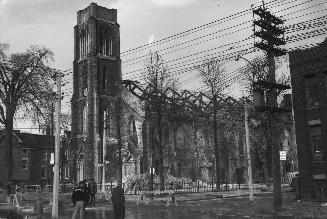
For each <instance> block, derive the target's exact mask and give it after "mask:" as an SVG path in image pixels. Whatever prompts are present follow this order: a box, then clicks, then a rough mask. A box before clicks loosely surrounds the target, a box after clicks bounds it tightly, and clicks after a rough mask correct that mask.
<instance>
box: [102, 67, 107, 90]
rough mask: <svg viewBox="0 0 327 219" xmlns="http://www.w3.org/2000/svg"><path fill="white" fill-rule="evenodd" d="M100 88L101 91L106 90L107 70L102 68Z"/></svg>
mask: <svg viewBox="0 0 327 219" xmlns="http://www.w3.org/2000/svg"><path fill="white" fill-rule="evenodd" d="M102 83H103V84H102V88H103V90H108V75H107V68H106V67H103V68H102Z"/></svg>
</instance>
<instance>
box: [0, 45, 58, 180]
mask: <svg viewBox="0 0 327 219" xmlns="http://www.w3.org/2000/svg"><path fill="white" fill-rule="evenodd" d="M6 49H8V45H7V44H1V46H0V100H1V103H0V123H2V124H3V125H4V126H5V144H4V145H5V148H4V151H5V153H6V156H4V158H5V159H7V160H6V161H5V162H4V163H7V164H8V167H7V168H6V169H5V170H4V171H5V173H6V174H4V175H5V176H6V178H5V179H3V182H4V183H7V182H8V181H9V179H10V177H11V175H12V167H13V165H12V164H13V160H12V135H13V133H12V132H13V125H14V124H13V119H14V117H15V115H16V112H17V111H18V110H19V109H24V110H22V111H24V112H26V114H34V115H35V114H37V115H43V110H44V107H43V106H45V105H46V101H47V100H49V97H50V96H51V95H52V89H51V87H52V86H51V84H50V83H49V80H50V79H51V70H50V68H49V67H48V66H47V65H46V64H47V62H48V61H49V60H51V59H52V57H53V53H52V52H51V51H50V50H49V49H46V48H41V47H39V46H32V47H30V49H28V50H27V51H26V52H22V53H14V54H11V55H9V56H7V54H6Z"/></svg>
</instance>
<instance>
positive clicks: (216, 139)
mask: <svg viewBox="0 0 327 219" xmlns="http://www.w3.org/2000/svg"><path fill="white" fill-rule="evenodd" d="M216 114H217V112H216V110H214V118H213V140H214V149H215V157H216V190H217V191H218V190H220V165H219V145H218V135H217V131H218V129H217V118H216Z"/></svg>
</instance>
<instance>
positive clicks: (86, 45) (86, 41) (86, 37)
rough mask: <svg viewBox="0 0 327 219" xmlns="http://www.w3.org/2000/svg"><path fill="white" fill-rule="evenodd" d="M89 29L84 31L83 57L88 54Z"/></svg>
mask: <svg viewBox="0 0 327 219" xmlns="http://www.w3.org/2000/svg"><path fill="white" fill-rule="evenodd" d="M89 49H90V47H89V29H86V34H85V56H87V54H88V53H89Z"/></svg>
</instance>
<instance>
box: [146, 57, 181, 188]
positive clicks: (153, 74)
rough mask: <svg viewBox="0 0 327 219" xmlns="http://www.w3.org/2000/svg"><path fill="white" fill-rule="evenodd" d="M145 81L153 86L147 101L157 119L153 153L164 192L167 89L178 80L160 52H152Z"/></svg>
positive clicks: (148, 108)
mask: <svg viewBox="0 0 327 219" xmlns="http://www.w3.org/2000/svg"><path fill="white" fill-rule="evenodd" d="M144 79H145V81H146V84H147V86H151V89H149V90H151V97H150V98H149V100H148V101H147V104H146V105H147V106H148V107H147V109H146V110H148V112H150V114H148V115H150V117H151V118H150V119H151V120H152V121H153V119H155V121H156V122H155V126H156V129H155V132H154V130H152V131H153V132H152V135H151V138H152V141H153V146H154V148H152V151H153V152H154V151H155V150H156V151H157V152H158V154H159V176H160V189H161V190H164V186H165V185H164V182H165V179H164V169H163V161H164V154H165V146H164V144H163V125H164V122H165V121H166V120H168V114H169V110H170V108H169V106H168V104H167V103H166V97H165V96H166V91H167V88H174V87H176V84H177V83H176V80H175V79H174V77H172V75H171V74H170V73H169V71H168V67H167V65H166V63H165V61H164V59H163V58H162V57H161V56H160V55H159V53H158V52H154V53H152V52H150V53H149V57H148V59H147V62H146V71H145V72H144Z"/></svg>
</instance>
